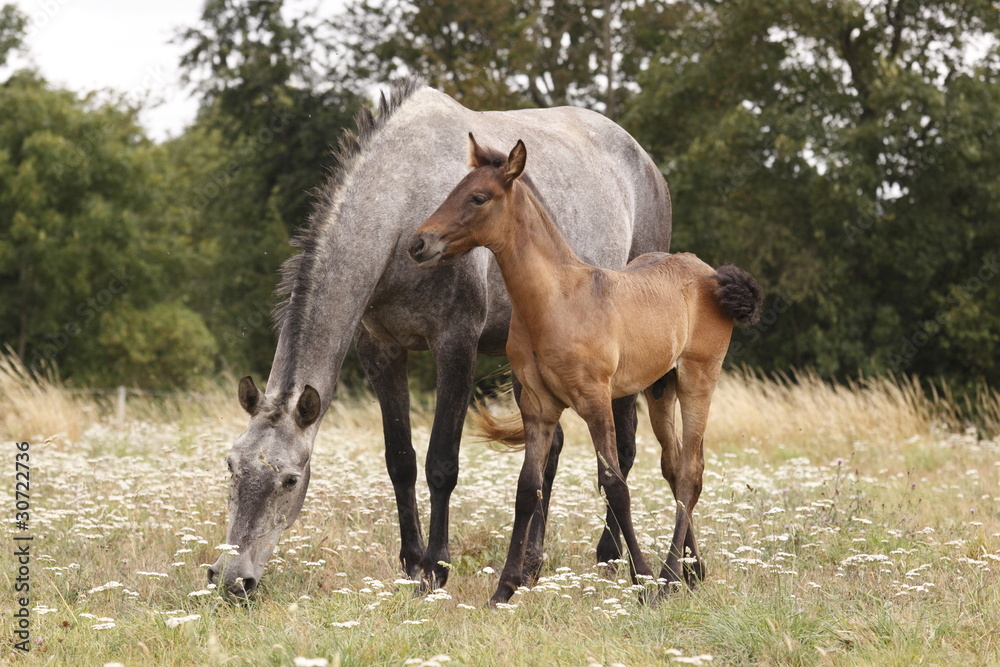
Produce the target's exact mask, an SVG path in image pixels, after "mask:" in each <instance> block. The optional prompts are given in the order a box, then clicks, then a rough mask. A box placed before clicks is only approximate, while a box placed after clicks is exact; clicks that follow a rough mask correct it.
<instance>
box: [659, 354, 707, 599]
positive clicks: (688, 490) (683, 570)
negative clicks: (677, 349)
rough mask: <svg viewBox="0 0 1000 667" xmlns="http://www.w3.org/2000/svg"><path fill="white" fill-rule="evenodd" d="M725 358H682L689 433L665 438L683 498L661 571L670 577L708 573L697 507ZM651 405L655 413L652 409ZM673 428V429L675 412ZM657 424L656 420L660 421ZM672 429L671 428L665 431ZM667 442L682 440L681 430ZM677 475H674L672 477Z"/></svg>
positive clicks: (680, 387) (666, 470)
mask: <svg viewBox="0 0 1000 667" xmlns="http://www.w3.org/2000/svg"><path fill="white" fill-rule="evenodd" d="M721 370H722V359H721V358H719V359H709V360H707V361H706V360H697V361H695V360H689V359H682V360H681V361H680V362H678V368H677V382H676V387H677V399H678V401H679V402H680V405H681V419H682V421H683V436H682V441H681V446H680V447H676V446H667V445H666V444H665V441H663V440H661V444H664V447H663V457H662V459H661V465H662V467H663V476H664V477H666V478H667V481H668V482H670V485H671V488H672V490H673V492H674V499H675V500H676V501H677V519H676V523H675V524H674V534H673V539H672V540H671V546H670V553H669V554H668V555H667V560H666V563H665V564H664V567H663V570H661V572H660V577H662V578H664V579H666V580H667V581H684V582H686V583H687V584H688V585H689V586H694V585H695V584H697V582H698V581H699V580H700V579H703V578H704V576H705V569H704V564H703V563H702V561H701V556H700V555H699V553H698V545H697V542H696V540H695V537H694V526H693V518H692V516H693V512H694V507H695V505H696V504H697V503H698V498H699V497H700V496H701V487H702V474H703V472H704V470H705V452H704V436H705V426H706V425H707V424H708V411H709V408H710V406H711V403H712V394H713V392H714V391H715V386H716V384H718V381H719V373H720V372H721ZM652 412H653V411H652V410H650V414H652ZM672 412H673V411H672V410H671V416H670V420H669V422H667V420H666V419H664V423H665V424H669V431H671V432H673V423H672V421H673V415H672ZM654 428H655V425H654ZM664 435H667V434H666V429H665V433H664ZM666 442H672V443H675V444H676V442H677V440H676V435H674V437H673V439H672V440H671V439H670V438H669V436H667V439H666ZM671 478H672V480H673V481H671ZM682 558H693V559H694V561H693V563H690V564H686V565H684V564H682V561H681V559H682Z"/></svg>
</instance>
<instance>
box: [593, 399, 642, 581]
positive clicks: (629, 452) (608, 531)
mask: <svg viewBox="0 0 1000 667" xmlns="http://www.w3.org/2000/svg"><path fill="white" fill-rule="evenodd" d="M637 397H638V395H637V394H633V395H631V396H622V397H621V398H616V399H615V400H613V401H612V402H611V411H612V413H613V414H614V419H615V441H616V442H617V443H618V467H619V468H621V471H622V477H623V478H624V479H625V480H626V481H627V480H628V473H629V471H630V470H632V463H633V461H635V428H636V422H637V419H636V413H635V400H636V398H637ZM622 555H623V554H622V545H621V527H620V526H619V525H618V520H617V519H615V515H614V513H612V511H611V508H610V507H609V508H608V514H607V517H606V518H605V519H604V532H603V533H601V539H600V540H599V541H598V542H597V562H598V563H607V562H609V561H612V560H615V559H618V558H621V557H622Z"/></svg>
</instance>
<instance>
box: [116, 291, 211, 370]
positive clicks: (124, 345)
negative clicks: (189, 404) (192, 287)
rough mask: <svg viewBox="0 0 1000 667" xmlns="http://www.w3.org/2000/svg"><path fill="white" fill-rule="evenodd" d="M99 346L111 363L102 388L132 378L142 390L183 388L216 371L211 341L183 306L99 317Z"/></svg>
mask: <svg viewBox="0 0 1000 667" xmlns="http://www.w3.org/2000/svg"><path fill="white" fill-rule="evenodd" d="M101 319H102V327H101V333H100V336H99V337H98V340H99V342H100V344H101V347H102V348H103V350H104V351H105V353H106V354H107V355H108V359H110V360H112V361H111V363H110V364H109V366H108V367H107V368H106V369H105V370H104V376H103V378H100V377H99V379H103V380H104V381H105V382H106V383H112V382H115V381H116V380H117V379H119V378H123V377H125V378H132V379H133V381H136V382H139V383H141V384H142V385H143V386H146V387H157V388H163V389H168V388H171V387H178V386H184V385H185V384H187V383H188V382H189V381H190V379H191V378H192V376H193V377H199V376H202V375H205V374H207V373H209V372H211V371H212V370H213V369H214V367H215V351H216V349H215V348H216V344H215V338H213V337H212V334H210V333H209V331H208V329H207V328H206V327H205V323H204V322H203V321H202V319H201V317H200V316H199V315H198V314H197V313H195V312H194V311H192V310H191V309H190V308H188V307H187V306H185V305H184V304H182V303H179V302H176V301H171V302H167V303H159V304H156V305H154V306H152V307H150V308H148V309H145V310H136V309H133V308H131V307H127V306H126V307H124V308H121V309H119V310H118V311H117V312H116V313H115V314H114V315H111V314H108V313H105V314H104V315H102V318H101Z"/></svg>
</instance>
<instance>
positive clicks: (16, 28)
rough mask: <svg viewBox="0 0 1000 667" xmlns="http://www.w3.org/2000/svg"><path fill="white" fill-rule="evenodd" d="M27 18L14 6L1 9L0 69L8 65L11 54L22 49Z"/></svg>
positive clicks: (5, 6)
mask: <svg viewBox="0 0 1000 667" xmlns="http://www.w3.org/2000/svg"><path fill="white" fill-rule="evenodd" d="M27 25H28V19H27V17H26V16H25V15H24V14H23V13H22V12H21V11H20V10H19V9H18V8H17V7H15V6H14V5H4V6H3V7H2V8H0V67H3V66H4V65H6V64H7V58H8V57H9V56H10V54H11V52H13V51H17V50H18V49H20V48H21V45H22V44H23V41H24V30H25V28H26V27H27Z"/></svg>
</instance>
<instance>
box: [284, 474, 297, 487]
mask: <svg viewBox="0 0 1000 667" xmlns="http://www.w3.org/2000/svg"><path fill="white" fill-rule="evenodd" d="M298 483H299V476H298V475H289V476H288V477H286V478H285V481H284V482H282V483H281V485H282V486H283V487H285V488H286V489H291V488H292V487H294V486H295V485H296V484H298Z"/></svg>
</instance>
